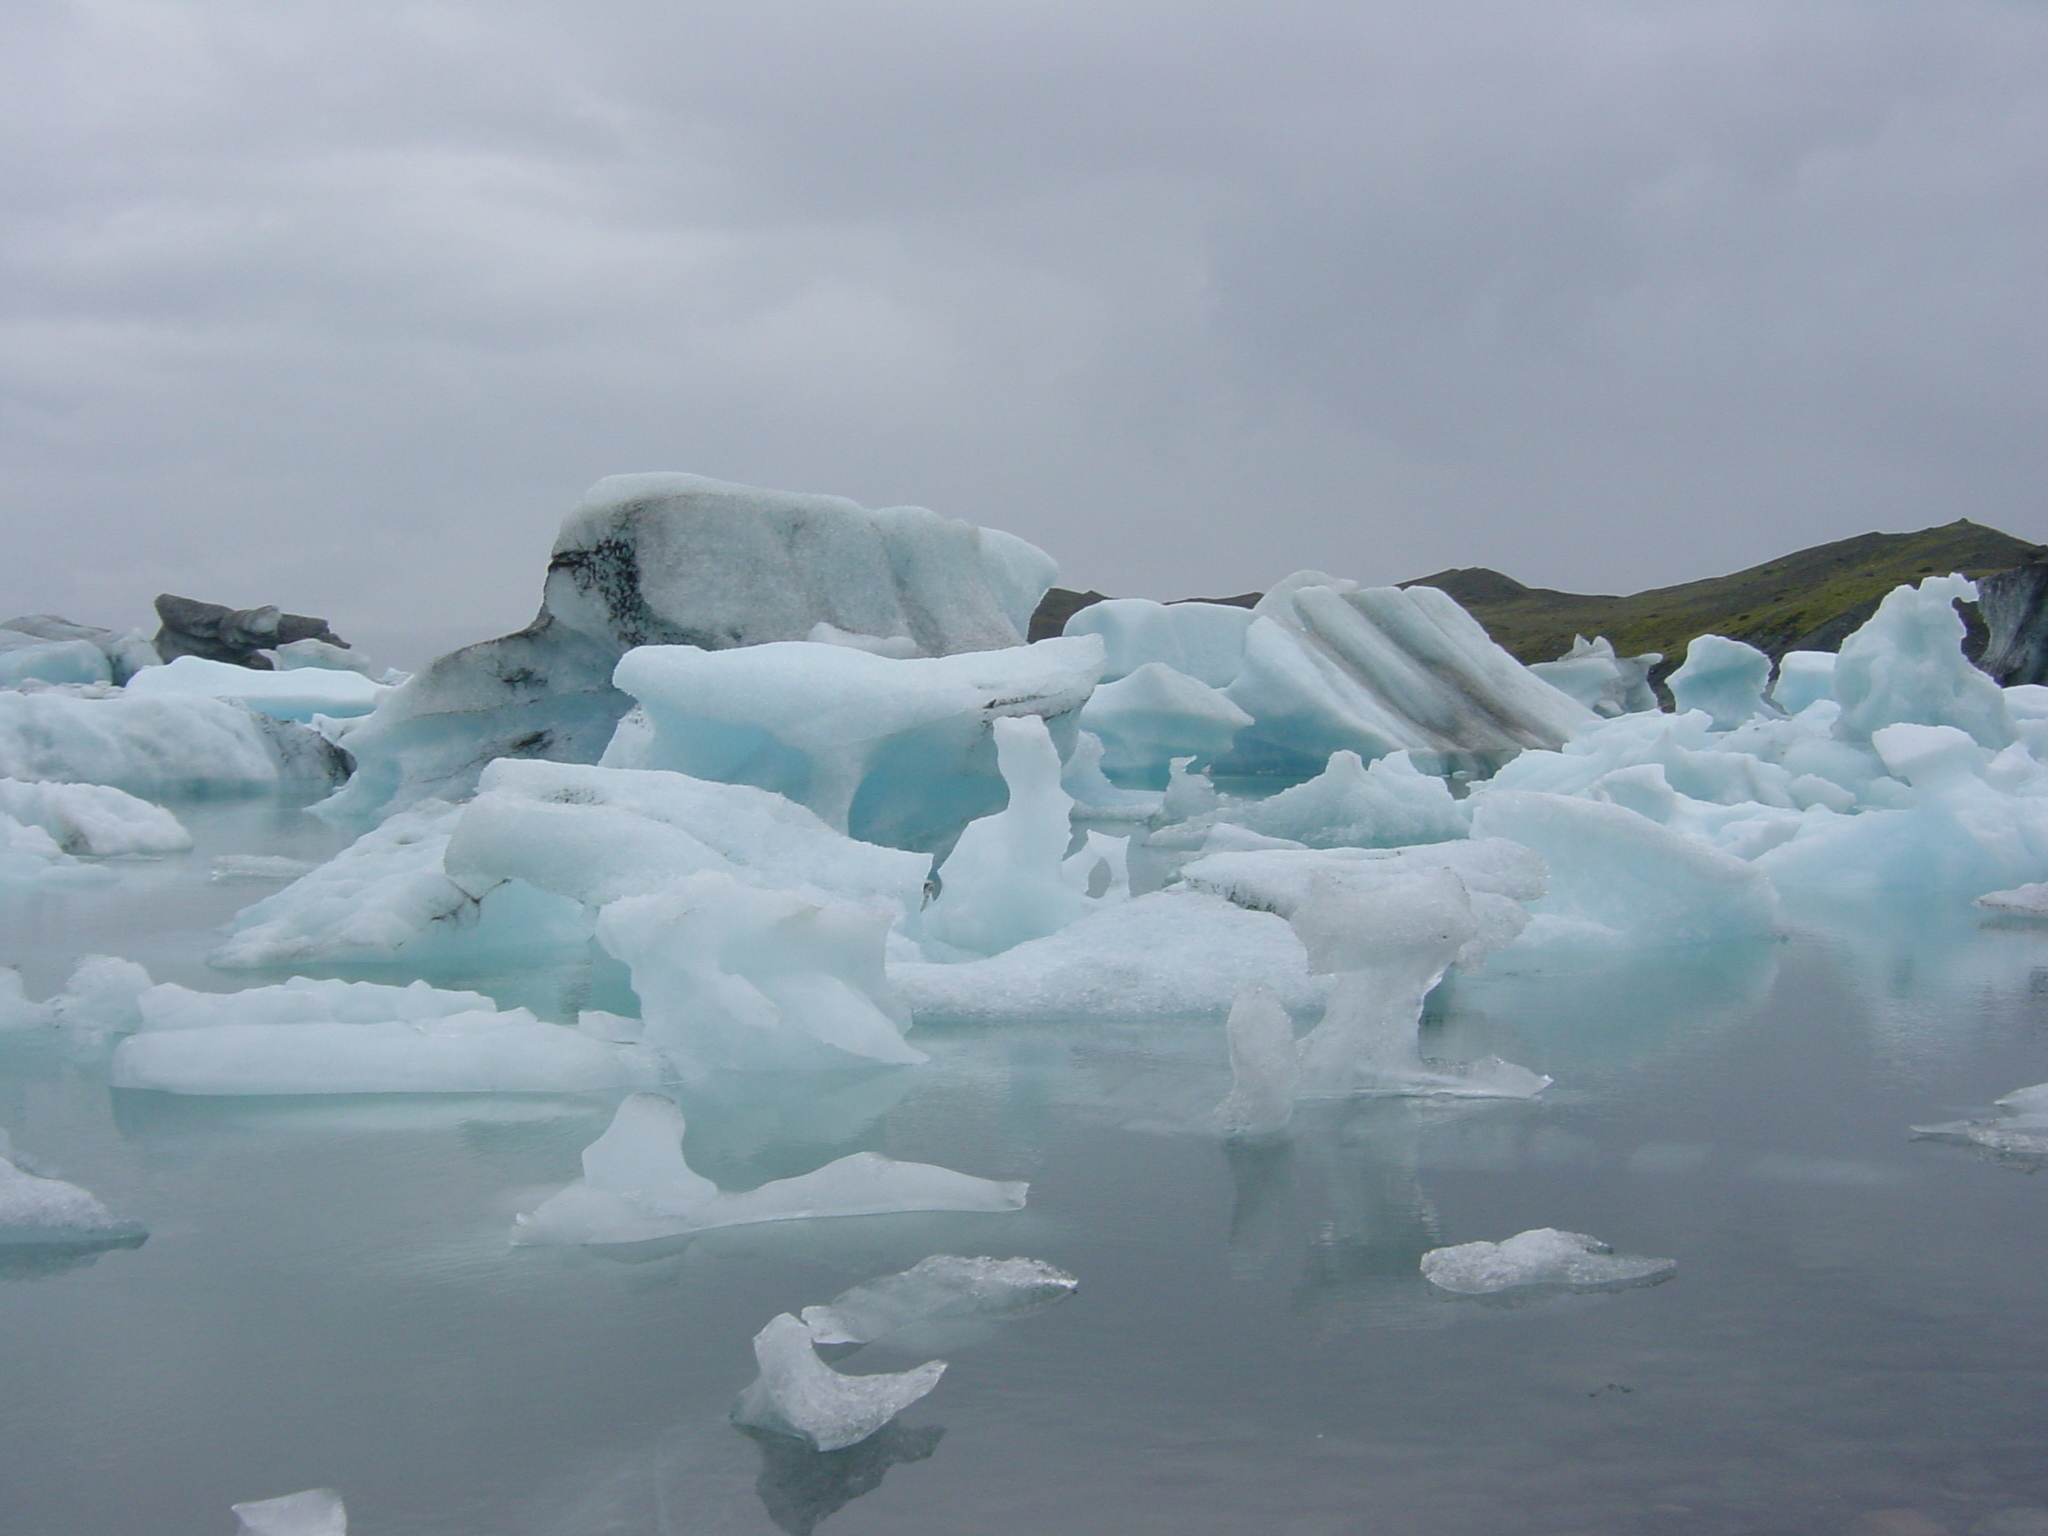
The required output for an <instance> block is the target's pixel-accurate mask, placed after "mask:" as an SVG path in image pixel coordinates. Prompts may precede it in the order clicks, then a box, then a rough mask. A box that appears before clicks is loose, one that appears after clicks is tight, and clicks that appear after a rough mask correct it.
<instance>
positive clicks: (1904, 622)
mask: <svg viewBox="0 0 2048 1536" xmlns="http://www.w3.org/2000/svg"><path fill="white" fill-rule="evenodd" d="M1976 597H1977V588H1976V586H1975V585H1974V584H1973V583H1971V582H1970V581H1968V580H1967V579H1965V578H1964V577H1961V576H1930V577H1928V578H1927V579H1926V580H1925V581H1923V582H1921V583H1920V584H1919V585H1918V586H1913V587H1897V588H1894V589H1893V590H1892V592H1891V593H1890V594H1889V595H1888V596H1886V598H1885V600H1884V601H1883V602H1882V603H1880V604H1879V605H1878V609H1877V612H1876V613H1874V614H1872V615H1871V616H1870V619H1869V621H1868V622H1866V623H1865V624H1864V625H1863V627H1862V628H1861V629H1859V630H1857V631H1856V633H1855V634H1853V635H1851V636H1850V637H1849V638H1848V639H1847V640H1844V641H1843V642H1842V649H1841V653H1840V655H1839V656H1838V657H1837V659H1836V661H1835V672H1834V696H1835V699H1836V701H1837V702H1838V703H1840V704H1841V706H1842V713H1841V715H1840V716H1839V717H1838V718H1837V719H1836V721H1835V734H1836V735H1837V736H1839V737H1841V738H1842V739H1843V740H1844V741H1869V740H1871V739H1872V738H1873V736H1874V735H1875V734H1876V733H1877V731H1879V730H1880V729H1881V728H1883V727H1884V726H1887V725H1894V724H1898V723H1900V722H1906V723H1910V724H1914V725H1952V726H1955V727H1957V728H1958V729H1960V730H1963V731H1966V732H1968V733H1969V735H1970V738H1971V739H1972V740H1973V741H1975V742H1976V743H1977V744H1978V745H1979V746H1981V747H1989V748H1991V749H1992V750H1993V751H1996V750H1997V749H1998V748H2000V747H2003V746H2006V745H2008V744H2010V743H2011V741H2012V740H2013V722H2012V716H2011V713H2010V712H2009V711H2008V710H2007V708H2006V703H2005V696H2004V693H2003V691H2002V690H2001V689H2000V688H1999V686H1998V684H1997V683H1995V682H1993V681H1992V680H1991V679H1990V678H1988V677H1986V676H1985V675H1984V674H1983V673H1982V672H1980V671H1978V670H1977V669H1976V667H1974V666H1972V665H1971V664H1970V661H1969V658H1968V657H1966V656H1965V655H1964V654H1963V634H1964V629H1963V620H1962V616H1961V615H1960V614H1958V613H1957V612H1956V608H1955V605H1956V604H1957V603H1958V602H1974V601H1976Z"/></svg>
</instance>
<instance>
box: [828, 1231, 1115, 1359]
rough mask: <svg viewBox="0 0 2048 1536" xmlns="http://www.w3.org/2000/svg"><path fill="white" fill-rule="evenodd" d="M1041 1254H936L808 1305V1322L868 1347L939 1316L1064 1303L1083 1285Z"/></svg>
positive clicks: (831, 1336)
mask: <svg viewBox="0 0 2048 1536" xmlns="http://www.w3.org/2000/svg"><path fill="white" fill-rule="evenodd" d="M1080 1283H1081V1282H1080V1281H1078V1280H1076V1279H1075V1278H1074V1277H1073V1276H1072V1275H1070V1274H1068V1273H1067V1272H1066V1271H1065V1270H1063V1269H1059V1268H1057V1267H1055V1266H1053V1265H1051V1264H1047V1263H1046V1262H1044V1261H1043V1260H1042V1259H963V1258H958V1257H955V1256H954V1255H953V1254H950V1253H935V1254H933V1255H932V1256H931V1257H930V1258H928V1259H922V1260H920V1261H919V1262H918V1263H916V1264H914V1265H912V1266H911V1267H910V1268H909V1269H906V1270H904V1271H903V1272H902V1273H901V1274H898V1275H884V1276H882V1278H880V1279H879V1280H869V1281H867V1282H866V1283H865V1284H862V1285H856V1286H855V1287H854V1288H853V1289H852V1290H850V1291H846V1292H844V1293H842V1294H841V1295H838V1296H835V1297H833V1298H832V1300H831V1301H829V1302H827V1303H826V1304H825V1305H823V1306H821V1307H805V1308H804V1310H803V1322H804V1326H805V1327H806V1328H808V1329H810V1331H811V1338H812V1340H813V1342H815V1343H819V1344H866V1343H869V1342H871V1341H872V1340H875V1339H879V1338H881V1337H882V1335H884V1334H886V1333H894V1332H895V1331H896V1330H897V1329H899V1328H907V1327H909V1326H910V1325H911V1324H912V1323H921V1322H925V1321H928V1320H930V1319H935V1318H952V1317H990V1316H995V1315H998V1314H1015V1313H1019V1312H1027V1311H1031V1310H1034V1309H1036V1308H1038V1307H1041V1306H1044V1305H1047V1304H1048V1303H1051V1302H1055V1301H1063V1300H1065V1299H1066V1298H1067V1297H1068V1296H1071V1295H1072V1294H1073V1293H1074V1290H1075V1288H1076V1287H1077V1286H1078V1285H1080Z"/></svg>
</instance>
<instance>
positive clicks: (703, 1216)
mask: <svg viewBox="0 0 2048 1536" xmlns="http://www.w3.org/2000/svg"><path fill="white" fill-rule="evenodd" d="M682 1136H683V1115H682V1111H681V1110H680V1109H678V1108H677V1107H676V1105H675V1101H674V1100H672V1099H670V1098H668V1097H667V1096H666V1095H663V1094H648V1093H640V1094H633V1095H631V1096H629V1097H628V1098H627V1099H626V1100H625V1101H624V1102H623V1103H621V1104H620V1106H619V1111H618V1114H617V1115H615V1116H614V1117H613V1120H612V1124H611V1126H610V1127H609V1128H607V1129H606V1131H605V1133H604V1134H603V1135H602V1136H600V1137H599V1138H598V1139H597V1140H596V1141H595V1142H593V1143H592V1144H591V1146H590V1148H588V1149H586V1154H585V1158H584V1165H583V1177H582V1178H581V1179H578V1180H577V1181H576V1182H575V1183H573V1184H571V1185H569V1186H568V1187H567V1188H566V1189H563V1190H560V1191H559V1192H557V1193H556V1194H554V1195H551V1196H549V1197H548V1199H546V1200H544V1201H543V1202H541V1204H540V1206H539V1207H538V1208H536V1209H535V1210H534V1211H533V1212H531V1213H530V1214H527V1215H522V1216H520V1217H518V1218H517V1219H516V1221H515V1222H514V1224H513V1231H512V1238H513V1241H514V1242H517V1243H591V1244H604V1243H638V1242H646V1241H649V1240H651V1239H654V1238H663V1237H680V1236H684V1235H687V1234H689V1233H692V1232H704V1231H709V1230H711V1229H713V1228H716V1227H733V1226H750V1225H754V1224H756V1223H760V1222H774V1221H801V1220H807V1219H811V1218H815V1217H833V1216H878V1215H887V1214H893V1213H897V1212H902V1211H988V1212H999V1211H1017V1210H1022V1209H1023V1208H1024V1198H1025V1193H1026V1189H1027V1186H1026V1185H1024V1184H1021V1183H1005V1182H999V1181H997V1180H994V1179H979V1178H975V1177H973V1176H972V1175H970V1174H965V1173H955V1172H954V1171H953V1170H952V1169H950V1168H940V1167H937V1166H935V1165H933V1164H930V1163H903V1162H897V1161H895V1160H894V1159H893V1158H887V1157H883V1156H882V1155H881V1154H879V1153H875V1152H855V1153H853V1154H852V1155H850V1156H847V1157H842V1158H840V1159H838V1160H837V1161H836V1162H831V1163H827V1164H826V1165H825V1166H824V1167H822V1168H818V1169H815V1170H813V1171H812V1172H810V1173H805V1174H799V1175H797V1176H796V1177H795V1178H789V1179H774V1180H771V1181H770V1182H768V1183H766V1184H763V1185H761V1186H760V1187H759V1188H756V1189H750V1190H746V1191H743V1192H741V1193H736V1194H720V1193H718V1192H717V1191H716V1189H715V1188H714V1187H713V1186H712V1184H711V1183H710V1181H709V1180H707V1179H705V1178H703V1177H701V1176H700V1175H698V1174H697V1173H695V1172H694V1171H692V1170H691V1169H690V1167H689V1165H688V1164H687V1163H686V1162H685V1161H684V1159H683V1153H682ZM592 1152H595V1153H596V1154H597V1155H596V1156H595V1157H594V1158H593V1157H592V1156H591V1155H590V1153H592Z"/></svg>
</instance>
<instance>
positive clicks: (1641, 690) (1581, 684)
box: [1529, 635, 1664, 717]
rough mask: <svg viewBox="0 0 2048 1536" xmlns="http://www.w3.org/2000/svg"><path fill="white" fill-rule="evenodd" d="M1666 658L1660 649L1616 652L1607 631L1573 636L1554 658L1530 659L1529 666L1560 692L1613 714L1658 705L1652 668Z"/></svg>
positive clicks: (1609, 714) (1596, 710) (1606, 714)
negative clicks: (1627, 653) (1591, 636)
mask: <svg viewBox="0 0 2048 1536" xmlns="http://www.w3.org/2000/svg"><path fill="white" fill-rule="evenodd" d="M1663 659H1664V657H1663V654H1662V653H1661V652H1658V651H1646V652H1644V653H1643V654H1642V655H1640V656H1617V655H1615V653H1614V642H1613V641H1612V640H1609V639H1608V638H1607V637H1606V636H1605V635H1600V636H1598V637H1596V638H1594V639H1592V640H1588V639H1587V638H1586V637H1585V636H1584V635H1574V636H1572V648H1571V649H1570V650H1569V651H1567V652H1565V654H1564V655H1562V656H1560V657H1558V658H1557V660H1555V661H1538V662H1532V663H1530V666H1529V670H1530V671H1531V672H1532V673H1534V674H1535V675H1536V676H1537V677H1539V678H1541V679H1542V680H1543V681H1544V682H1546V683H1548V684H1550V686H1551V687H1553V688H1555V689H1557V690H1558V691H1559V692H1560V693H1564V694H1568V695H1570V696H1571V697H1572V698H1574V699H1577V700H1578V701H1579V702H1580V703H1581V704H1583V705H1585V706H1586V708H1588V709H1590V710H1592V711H1593V713H1594V714H1596V715H1601V716H1606V717H1612V716H1615V715H1627V714H1634V713H1637V712H1638V711H1641V710H1648V709H1655V708H1656V707H1657V695H1656V693H1655V691H1654V690H1653V689H1652V688H1651V687H1650V669H1651V668H1652V667H1654V666H1656V665H1657V663H1658V662H1660V661H1662V660H1663Z"/></svg>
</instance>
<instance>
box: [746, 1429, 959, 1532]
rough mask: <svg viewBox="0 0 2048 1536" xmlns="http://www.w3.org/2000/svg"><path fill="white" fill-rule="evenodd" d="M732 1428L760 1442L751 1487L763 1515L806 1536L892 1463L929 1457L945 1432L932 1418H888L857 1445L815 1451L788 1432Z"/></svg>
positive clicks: (870, 1488) (879, 1477)
mask: <svg viewBox="0 0 2048 1536" xmlns="http://www.w3.org/2000/svg"><path fill="white" fill-rule="evenodd" d="M734 1428H736V1429H738V1430H739V1432H740V1433H741V1434H743V1435H745V1436H746V1437H747V1438H748V1439H749V1440H752V1441H753V1442H754V1444H755V1445H757V1446H759V1447H760V1450H761V1475H760V1476H759V1477H758V1478H756V1479H755V1480H754V1490H755V1492H757V1493H759V1494H760V1495H761V1504H762V1507H763V1508H765V1509H766V1510H767V1511H768V1518H769V1519H771V1520H773V1521H774V1522H775V1524H776V1525H777V1526H778V1527H780V1528H781V1529H782V1530H785V1531H787V1532H789V1536H810V1533H811V1532H812V1531H814V1530H816V1529H817V1526H818V1522H819V1521H821V1520H823V1519H825V1517H826V1516H828V1515H832V1514H836V1513H837V1512H838V1511H839V1510H842V1509H844V1508H845V1507H846V1506H847V1505H848V1504H851V1503H852V1502H853V1501H854V1500H855V1499H857V1498H859V1497H860V1496H861V1495H862V1494H864V1493H872V1492H873V1491H874V1490H875V1489H876V1488H878V1487H880V1486H881V1482H882V1478H883V1477H884V1476H885V1475H886V1474H887V1473H888V1471H889V1469H890V1468H891V1467H894V1466H899V1465H901V1464H902V1463H904V1462H908V1461H923V1460H925V1459H926V1458H927V1457H929V1456H930V1455H931V1454H932V1453H933V1452H934V1451H936V1450H937V1449H938V1448H939V1441H940V1439H941V1438H942V1437H943V1436H944V1435H945V1433H946V1432H945V1430H944V1429H942V1428H940V1427H939V1426H938V1425H936V1424H932V1425H924V1426H920V1427H919V1428H917V1429H906V1428H904V1427H903V1426H902V1425H900V1424H893V1423H892V1424H885V1425H884V1426H882V1428H880V1429H878V1430H876V1431H875V1432H874V1433H873V1434H872V1435H869V1436H868V1437H867V1439H865V1440H863V1441H861V1442H860V1443H859V1444H858V1445H849V1446H847V1447H846V1448H845V1449H843V1450H837V1451H820V1450H817V1449H816V1448H814V1447H813V1446H812V1445H811V1444H810V1443H809V1442H807V1441H804V1440H798V1439H794V1438H792V1437H791V1436H789V1435H778V1434H772V1433H770V1432H769V1431H767V1430H764V1429H754V1428H750V1427H748V1426H745V1425H735V1426H734Z"/></svg>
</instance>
